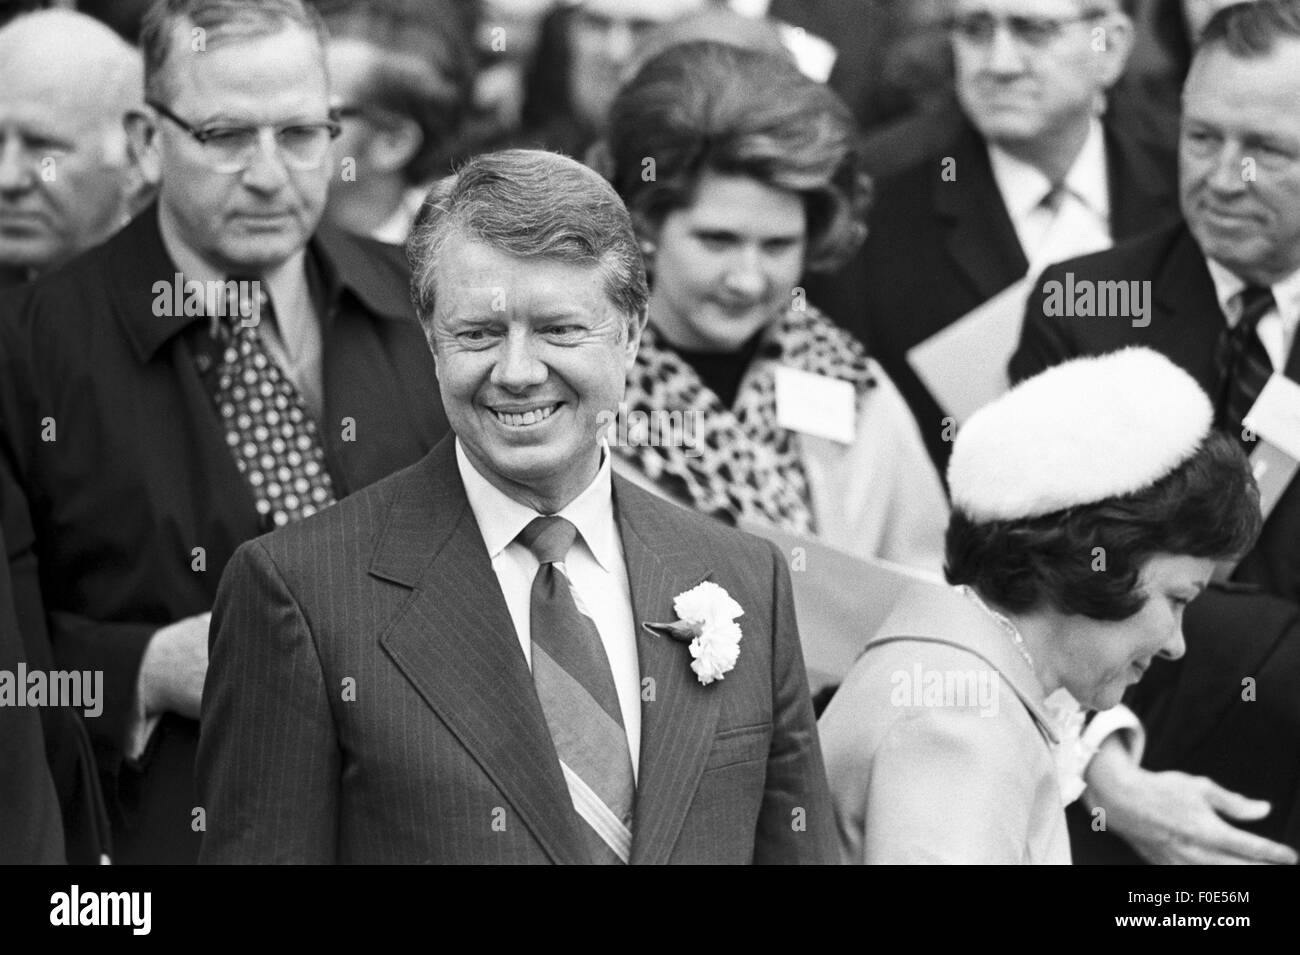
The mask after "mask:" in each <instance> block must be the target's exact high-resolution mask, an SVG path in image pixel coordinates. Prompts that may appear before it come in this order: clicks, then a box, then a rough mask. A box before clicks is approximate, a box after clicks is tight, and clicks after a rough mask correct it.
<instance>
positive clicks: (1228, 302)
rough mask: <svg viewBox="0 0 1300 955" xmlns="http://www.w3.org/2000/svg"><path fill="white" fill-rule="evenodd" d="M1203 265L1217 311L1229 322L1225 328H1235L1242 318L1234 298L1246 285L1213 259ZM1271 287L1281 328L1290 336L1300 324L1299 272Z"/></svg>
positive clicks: (1296, 271) (1237, 276) (1239, 304)
mask: <svg viewBox="0 0 1300 955" xmlns="http://www.w3.org/2000/svg"><path fill="white" fill-rule="evenodd" d="M1205 264H1206V265H1207V266H1208V267H1209V270H1210V278H1211V279H1212V280H1213V281H1214V294H1215V296H1216V297H1217V298H1218V300H1219V308H1220V309H1222V311H1223V314H1224V317H1225V318H1227V320H1228V327H1229V328H1236V327H1237V322H1238V320H1239V319H1240V318H1241V301H1240V300H1239V299H1238V298H1237V296H1239V295H1240V294H1241V293H1242V291H1243V290H1244V289H1245V288H1246V281H1245V280H1244V279H1243V278H1241V276H1239V275H1237V273H1236V272H1233V271H1232V270H1231V269H1229V268H1228V267H1227V266H1226V265H1221V264H1220V263H1218V262H1216V261H1214V259H1206V260H1205ZM1270 287H1271V289H1272V291H1273V300H1274V301H1275V302H1276V303H1277V311H1278V314H1279V315H1281V316H1282V327H1283V328H1284V329H1286V330H1287V332H1288V333H1290V332H1291V331H1292V330H1293V329H1294V328H1295V327H1296V325H1297V324H1300V269H1296V270H1295V271H1294V272H1292V273H1291V274H1290V275H1288V276H1287V277H1286V278H1284V279H1282V281H1280V282H1275V283H1273V285H1272V286H1270Z"/></svg>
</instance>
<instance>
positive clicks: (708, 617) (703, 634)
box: [642, 580, 745, 686]
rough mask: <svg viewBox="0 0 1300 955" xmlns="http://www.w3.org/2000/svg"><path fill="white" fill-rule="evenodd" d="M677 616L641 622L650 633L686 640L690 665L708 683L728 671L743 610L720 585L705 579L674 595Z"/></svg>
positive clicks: (735, 654) (736, 656)
mask: <svg viewBox="0 0 1300 955" xmlns="http://www.w3.org/2000/svg"><path fill="white" fill-rule="evenodd" d="M673 610H674V612H676V614H677V616H678V618H679V619H677V620H675V621H673V622H672V623H646V624H642V626H644V627H645V628H646V629H647V630H649V631H650V632H651V633H658V634H661V635H663V636H665V637H671V638H672V639H673V640H677V641H679V642H681V643H689V644H690V651H691V669H692V670H694V671H695V676H696V677H697V678H698V679H699V681H700V682H701V683H702V684H704V685H705V686H708V685H709V684H710V683H712V682H713V681H714V680H721V679H722V678H723V677H724V676H725V675H726V674H728V673H730V672H731V670H732V668H734V667H735V665H736V660H737V659H739V657H740V638H741V633H740V624H738V623H736V618H737V617H742V616H744V614H745V611H744V610H743V609H742V608H741V606H740V604H738V603H736V601H735V600H733V599H732V597H731V594H729V593H727V592H726V591H725V590H724V589H723V588H721V587H719V586H718V585H717V584H715V583H713V581H711V580H706V581H704V583H702V584H698V585H697V586H695V587H692V588H691V589H690V590H688V591H686V592H685V593H681V594H678V595H677V596H676V597H674V598H673Z"/></svg>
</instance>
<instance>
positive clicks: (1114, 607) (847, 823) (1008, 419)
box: [820, 349, 1260, 863]
mask: <svg viewBox="0 0 1300 955" xmlns="http://www.w3.org/2000/svg"><path fill="white" fill-rule="evenodd" d="M1212 419H1213V411H1212V409H1211V407H1210V403H1209V400H1208V399H1207V398H1206V396H1205V394H1204V393H1203V392H1202V390H1201V389H1200V387H1199V386H1198V385H1197V384H1196V382H1195V381H1194V380H1193V379H1192V378H1191V377H1190V376H1189V375H1187V373H1186V372H1184V371H1182V370H1181V369H1179V368H1177V367H1176V366H1175V365H1173V364H1172V363H1171V362H1169V361H1168V360H1167V359H1165V358H1164V357H1162V356H1160V355H1158V354H1157V353H1156V352H1153V351H1150V350H1148V349H1128V350H1125V351H1122V352H1117V353H1114V354H1110V355H1106V356H1102V357H1099V358H1084V359H1079V360H1076V361H1073V362H1068V363H1066V364H1064V365H1059V366H1057V367H1055V368H1053V369H1050V370H1048V371H1045V372H1043V373H1042V374H1041V375H1038V376H1037V377H1035V378H1032V379H1030V380H1028V381H1026V382H1024V383H1023V384H1021V385H1020V386H1019V387H1018V388H1016V389H1014V390H1012V391H1011V392H1009V393H1008V394H1006V395H1004V396H1003V397H1002V398H1000V399H998V400H997V401H995V402H993V403H992V404H990V405H989V406H987V407H986V408H984V409H982V410H981V411H980V412H978V413H977V414H976V415H974V416H972V418H971V420H970V421H969V422H968V423H967V424H966V425H965V427H964V428H963V429H962V430H961V432H960V434H959V435H958V437H957V441H956V443H955V445H954V447H953V455H952V460H951V463H950V466H949V471H948V478H949V485H950V487H951V491H952V499H953V514H952V518H951V520H950V522H949V525H948V532H947V539H946V557H947V567H946V572H947V576H948V580H949V582H950V584H951V585H953V586H951V587H946V588H945V587H938V586H925V585H919V586H917V587H915V588H914V589H912V590H911V591H909V592H907V593H906V594H904V595H903V596H902V597H901V599H900V601H899V603H898V605H897V606H896V607H895V608H894V610H893V611H892V613H891V614H890V616H889V618H888V620H887V621H886V622H885V624H884V625H883V627H882V628H881V630H880V632H879V633H877V634H876V635H875V636H874V637H872V638H871V639H870V640H869V641H868V643H867V645H866V649H865V651H864V652H863V654H862V656H861V657H860V658H859V660H858V662H857V663H856V664H855V666H854V667H853V669H852V671H851V672H850V673H849V675H848V677H847V679H846V680H845V681H844V684H843V685H842V686H841V687H840V689H839V691H838V693H837V694H836V695H835V697H834V698H833V699H832V700H831V703H830V706H829V707H828V708H827V710H826V712H825V714H824V715H823V717H822V720H821V725H820V729H821V737H822V748H823V750H824V753H825V757H826V768H827V773H828V775H829V777H830V783H831V790H832V794H833V796H834V799H835V805H836V816H837V822H838V825H839V831H840V838H841V848H842V855H843V856H844V859H845V861H848V862H855V863H863V862H866V863H878V862H884V863H899V862H967V863H1068V862H1069V861H1070V848H1069V839H1068V836H1067V834H1066V825H1065V814H1064V806H1065V804H1066V802H1068V801H1069V800H1072V799H1073V798H1074V796H1075V795H1077V793H1068V794H1067V796H1068V798H1067V796H1063V786H1062V784H1061V782H1060V781H1058V780H1059V779H1061V778H1062V774H1060V773H1058V764H1060V763H1064V762H1068V761H1069V759H1070V756H1071V754H1070V752H1069V748H1070V746H1071V745H1072V740H1071V736H1072V735H1076V734H1077V725H1076V726H1065V725H1062V722H1063V721H1062V720H1061V719H1060V718H1059V717H1058V716H1057V715H1055V714H1053V713H1052V712H1051V711H1050V710H1049V708H1048V707H1047V706H1045V705H1044V704H1045V701H1046V700H1047V698H1048V697H1049V695H1052V694H1054V693H1055V692H1056V691H1060V690H1064V691H1068V692H1069V694H1071V695H1072V696H1073V697H1074V699H1075V700H1078V701H1079V703H1080V704H1082V706H1083V707H1084V708H1087V709H1105V708H1108V707H1111V706H1114V705H1115V704H1116V703H1118V702H1119V701H1120V697H1121V696H1122V695H1123V693H1124V690H1125V689H1126V688H1127V687H1128V686H1129V685H1130V684H1132V683H1135V682H1137V680H1139V679H1140V678H1141V676H1142V674H1143V672H1144V671H1145V670H1146V668H1147V667H1148V666H1149V665H1150V663H1151V661H1152V660H1153V659H1154V658H1155V657H1157V656H1164V657H1169V658H1177V657H1179V656H1181V655H1182V653H1183V638H1182V612H1183V608H1184V607H1185V606H1186V605H1187V604H1188V603H1189V602H1191V600H1192V599H1193V598H1195V597H1196V596H1197V595H1198V594H1199V593H1200V592H1201V590H1202V589H1203V588H1204V587H1205V585H1206V583H1207V582H1208V581H1209V579H1210V576H1211V574H1212V573H1213V571H1214V569H1215V566H1216V564H1217V563H1218V562H1220V561H1227V560H1231V559H1233V558H1235V557H1237V556H1239V555H1240V554H1241V553H1243V552H1244V551H1245V550H1246V549H1247V548H1248V547H1249V546H1250V544H1251V542H1252V541H1253V540H1254V537H1255V535H1256V534H1257V533H1258V531H1259V524H1260V517H1259V501H1258V492H1257V490H1256V488H1255V485H1254V480H1253V479H1252V477H1251V474H1250V469H1249V466H1248V464H1247V462H1246V458H1245V456H1244V455H1243V454H1242V452H1241V450H1240V448H1239V447H1238V444H1237V442H1236V441H1235V440H1234V439H1232V438H1229V437H1227V436H1225V435H1222V434H1220V433H1219V432H1217V431H1213V430H1212V428H1211V424H1212ZM1076 722H1077V721H1076Z"/></svg>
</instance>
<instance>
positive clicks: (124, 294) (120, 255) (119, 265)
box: [101, 201, 414, 361]
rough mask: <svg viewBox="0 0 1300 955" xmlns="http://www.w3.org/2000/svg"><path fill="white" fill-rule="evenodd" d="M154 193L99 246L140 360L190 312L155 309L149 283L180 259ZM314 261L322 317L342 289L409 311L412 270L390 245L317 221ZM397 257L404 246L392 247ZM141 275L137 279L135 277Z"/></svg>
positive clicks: (387, 313) (372, 310) (379, 313)
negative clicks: (165, 234) (166, 232)
mask: <svg viewBox="0 0 1300 955" xmlns="http://www.w3.org/2000/svg"><path fill="white" fill-rule="evenodd" d="M158 220H159V208H158V203H157V201H155V202H154V203H153V204H151V205H150V206H149V207H148V208H146V209H145V210H144V211H143V212H141V213H140V214H139V215H137V216H136V218H135V219H133V220H132V221H131V222H130V223H129V224H128V225H126V226H125V227H124V228H123V229H122V230H121V231H120V232H119V233H118V234H117V235H116V236H114V237H113V238H111V239H109V240H108V242H107V243H105V245H104V246H103V249H104V252H103V253H101V254H102V255H103V256H104V258H105V262H104V268H105V271H106V272H107V274H108V275H110V276H113V277H114V278H117V277H119V276H120V277H121V278H122V281H118V282H116V283H114V285H113V286H112V291H111V294H113V295H114V297H115V299H116V301H117V303H118V305H119V307H120V310H121V316H122V322H123V324H124V325H125V327H126V331H127V334H128V336H129V337H130V338H131V341H132V344H133V346H134V347H135V350H136V353H137V355H139V357H140V360H141V361H148V360H150V359H151V358H152V357H153V356H154V354H155V353H156V352H157V351H158V349H160V348H161V347H162V346H163V344H164V343H165V342H167V341H169V340H170V339H172V338H173V337H175V336H176V335H179V334H180V333H181V332H182V331H184V330H185V329H186V328H188V327H189V326H190V325H191V324H193V323H194V321H195V320H196V319H195V318H194V317H193V316H185V315H164V316H162V317H159V316H158V315H157V313H156V312H155V310H154V302H155V300H156V297H157V295H158V294H159V293H158V292H157V291H155V290H154V287H155V284H156V283H158V282H159V281H164V282H166V283H170V282H172V281H173V277H174V275H175V273H176V272H177V271H180V269H178V267H177V263H176V262H175V261H174V260H173V259H172V255H171V252H170V251H169V250H168V249H167V247H166V246H165V245H164V243H163V238H162V230H161V227H160V224H159V221H158ZM307 254H308V256H310V257H311V265H312V267H314V268H317V269H318V270H319V274H320V278H321V284H322V293H323V294H322V296H321V301H320V302H319V303H318V305H319V306H320V312H321V315H322V316H323V317H325V318H326V319H328V315H329V314H330V313H331V312H332V311H333V309H334V308H335V307H336V306H337V304H338V303H339V301H340V299H341V298H342V297H343V296H344V295H345V294H350V295H352V296H353V297H354V298H355V299H356V300H357V301H359V302H360V303H361V305H362V307H363V308H364V309H365V311H366V313H367V317H373V318H375V319H389V320H394V321H402V322H408V321H412V320H413V318H414V313H413V312H412V310H411V300H410V298H409V294H410V293H409V282H410V280H409V275H408V274H407V272H406V271H405V270H404V268H403V267H401V266H400V264H399V263H398V261H397V260H396V259H394V258H393V257H392V250H390V249H388V248H387V247H386V246H383V245H382V244H380V243H377V242H371V241H370V240H367V239H360V238H356V237H353V236H351V235H348V234H346V233H344V232H343V231H342V230H340V229H338V228H336V227H334V226H331V225H328V224H327V223H323V222H322V223H321V224H320V226H319V227H318V228H317V230H316V234H315V235H313V236H312V238H311V241H310V242H309V243H308V252H307ZM396 256H397V258H400V256H401V253H400V252H398V253H396ZM137 277H138V280H136V279H137Z"/></svg>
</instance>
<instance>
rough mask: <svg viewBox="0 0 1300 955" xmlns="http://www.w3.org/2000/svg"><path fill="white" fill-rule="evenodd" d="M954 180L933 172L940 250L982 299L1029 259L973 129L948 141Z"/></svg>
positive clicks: (1013, 276)
mask: <svg viewBox="0 0 1300 955" xmlns="http://www.w3.org/2000/svg"><path fill="white" fill-rule="evenodd" d="M953 158H954V159H955V160H956V174H957V180H956V181H955V182H945V181H943V180H942V179H941V178H939V175H938V170H936V172H935V178H936V180H937V181H936V183H935V186H934V209H935V214H936V215H937V216H938V217H939V218H940V219H942V220H945V221H946V223H947V228H946V230H945V233H946V234H945V240H944V241H945V249H946V251H947V254H948V256H949V258H950V259H951V260H952V262H953V264H954V266H955V267H956V270H957V272H958V274H959V275H960V276H961V277H962V279H963V280H964V281H965V282H966V284H967V285H969V286H970V287H971V288H972V289H973V290H974V291H975V293H976V294H977V295H978V297H979V301H981V302H983V301H986V300H988V299H990V298H992V297H993V296H994V295H996V294H997V293H998V292H1000V291H1002V290H1003V289H1004V288H1006V287H1007V286H1009V285H1011V284H1012V283H1013V282H1015V281H1017V280H1018V279H1020V278H1021V277H1023V276H1024V274H1025V272H1026V271H1028V269H1029V260H1028V259H1026V258H1025V253H1024V250H1023V249H1021V248H1020V240H1019V238H1017V236H1016V230H1015V226H1014V225H1012V223H1011V216H1010V214H1009V213H1008V212H1007V207H1006V204H1005V203H1004V202H1003V201H1002V194H1001V193H1000V192H999V191H998V186H997V181H996V180H995V179H994V178H993V167H992V166H990V165H989V157H988V151H987V150H986V149H985V147H984V142H983V140H981V139H980V137H979V134H978V133H976V132H975V131H974V129H970V128H968V129H966V131H965V132H964V133H963V134H962V135H961V137H960V138H959V139H958V140H957V142H956V143H955V144H954V146H953Z"/></svg>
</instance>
